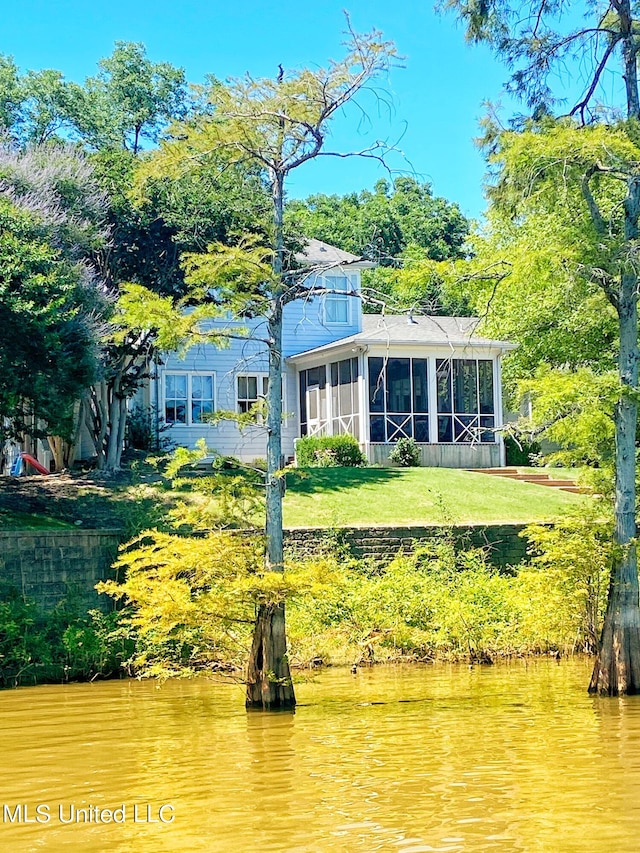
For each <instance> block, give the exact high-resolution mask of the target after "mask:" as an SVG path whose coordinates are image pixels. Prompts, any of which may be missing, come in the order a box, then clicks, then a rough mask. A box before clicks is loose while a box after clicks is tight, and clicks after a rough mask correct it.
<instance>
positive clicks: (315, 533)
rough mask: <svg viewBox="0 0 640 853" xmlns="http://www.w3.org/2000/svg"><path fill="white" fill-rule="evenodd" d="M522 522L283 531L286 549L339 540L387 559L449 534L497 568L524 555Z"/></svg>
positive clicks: (303, 550)
mask: <svg viewBox="0 0 640 853" xmlns="http://www.w3.org/2000/svg"><path fill="white" fill-rule="evenodd" d="M525 527H526V525H525V524H473V525H462V526H456V527H449V528H443V527H438V526H430V527H347V528H338V529H332V530H324V529H318V528H295V529H291V530H285V549H286V550H287V551H288V552H289V553H293V552H295V553H296V554H300V555H303V556H310V555H312V554H313V553H314V552H316V551H317V550H318V549H319V548H320V547H322V546H323V545H324V546H327V545H330V544H331V543H339V544H341V545H343V546H345V547H346V548H347V549H348V551H349V553H351V554H352V555H353V556H354V557H371V558H373V559H375V560H379V561H380V562H390V561H391V560H392V559H393V557H394V556H395V555H396V554H397V552H398V551H399V550H400V548H402V549H403V550H404V551H406V552H411V551H413V549H414V547H415V545H416V544H424V543H425V542H427V541H429V540H432V539H433V538H434V537H437V536H442V535H444V534H446V535H451V536H452V537H453V539H454V542H455V544H456V547H458V548H459V549H460V550H464V549H465V548H485V549H486V552H487V554H488V557H489V561H490V562H491V563H492V564H493V565H494V566H497V567H500V568H503V567H505V566H514V565H516V564H517V563H520V562H522V561H523V560H525V559H526V557H527V540H526V539H525V538H524V537H522V536H520V533H521V532H522V531H523V530H524V528H525Z"/></svg>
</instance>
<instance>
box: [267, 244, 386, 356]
mask: <svg viewBox="0 0 640 853" xmlns="http://www.w3.org/2000/svg"><path fill="white" fill-rule="evenodd" d="M296 261H297V263H298V265H299V266H300V268H301V270H303V271H308V279H307V282H308V287H309V291H310V296H309V298H308V299H298V300H296V301H294V302H290V303H289V304H288V305H286V307H285V312H284V341H285V353H284V354H285V356H290V355H294V354H297V353H299V352H303V351H305V350H307V349H311V348H313V347H316V346H322V345H324V344H328V343H331V342H333V341H336V340H339V339H340V338H343V337H346V336H348V335H353V334H357V333H358V332H360V331H362V300H361V298H360V296H359V294H360V292H361V281H360V275H361V271H362V270H363V269H371V268H373V267H375V263H373V262H372V261H367V260H364V259H363V258H359V257H358V256H357V255H353V254H351V252H344V251H342V249H337V248H336V247H335V246H330V245H329V244H328V243H323V242H322V240H315V239H310V240H308V241H307V244H306V246H305V248H304V250H303V251H301V252H299V253H298V254H297V255H296ZM314 290H316V291H317V290H321V291H325V292H322V293H320V294H317V293H315V294H314V293H313V291H314Z"/></svg>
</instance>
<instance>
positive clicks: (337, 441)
mask: <svg viewBox="0 0 640 853" xmlns="http://www.w3.org/2000/svg"><path fill="white" fill-rule="evenodd" d="M296 462H297V464H298V466H299V467H300V468H343V467H345V468H356V467H360V466H361V465H366V464H367V460H366V458H365V456H364V454H363V453H362V451H361V450H360V445H359V444H358V442H357V440H356V439H355V438H354V437H353V436H352V435H326V436H321V437H320V438H316V437H315V436H306V437H305V438H299V439H298V441H297V442H296Z"/></svg>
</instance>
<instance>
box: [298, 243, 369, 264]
mask: <svg viewBox="0 0 640 853" xmlns="http://www.w3.org/2000/svg"><path fill="white" fill-rule="evenodd" d="M296 260H297V261H298V263H301V264H304V266H309V267H338V266H341V267H344V266H357V267H358V268H360V269H369V268H372V267H375V266H376V264H375V263H373V261H367V260H365V259H364V258H359V257H358V256H357V255H352V254H351V252H344V251H343V250H342V249H338V248H337V247H336V246H330V245H329V243H324V242H323V241H322V240H316V239H315V238H314V237H311V238H310V239H308V240H307V241H306V245H305V247H304V249H303V250H302V251H301V252H297V253H296Z"/></svg>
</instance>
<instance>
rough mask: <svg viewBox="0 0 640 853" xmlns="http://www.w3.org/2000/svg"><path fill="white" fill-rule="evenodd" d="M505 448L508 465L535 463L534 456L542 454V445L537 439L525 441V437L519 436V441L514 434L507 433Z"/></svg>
mask: <svg viewBox="0 0 640 853" xmlns="http://www.w3.org/2000/svg"><path fill="white" fill-rule="evenodd" d="M504 449H505V454H506V463H507V465H514V466H516V467H517V466H519V465H520V466H525V465H526V466H528V465H531V464H532V463H533V457H538V456H539V455H540V445H539V444H538V442H537V441H525V440H524V439H523V438H518V441H516V440H515V438H514V437H513V436H512V435H508V434H507V435H505V437H504Z"/></svg>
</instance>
